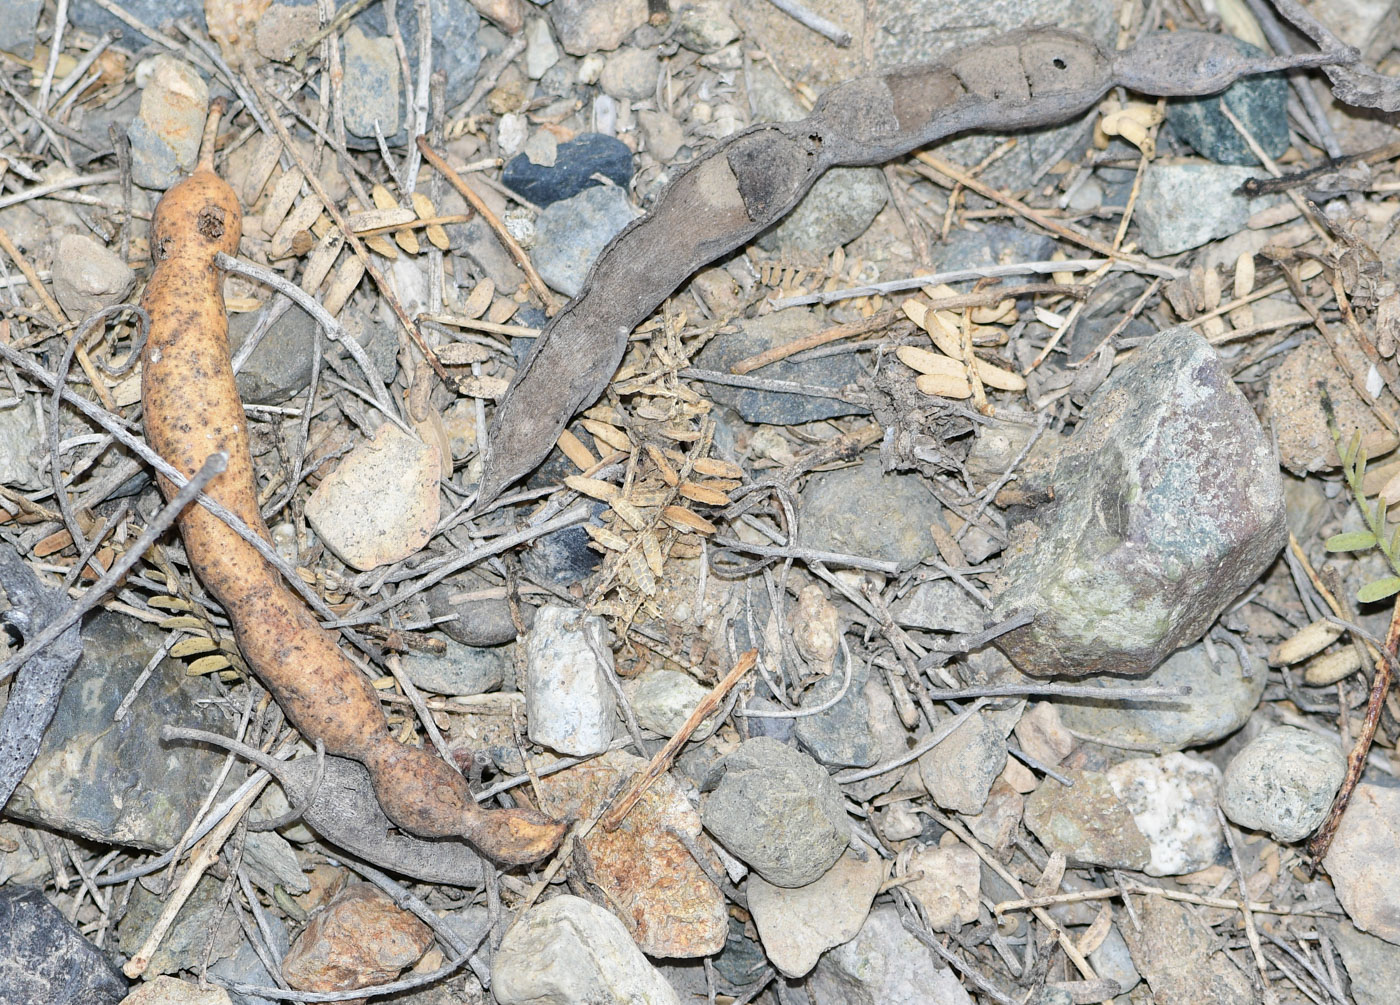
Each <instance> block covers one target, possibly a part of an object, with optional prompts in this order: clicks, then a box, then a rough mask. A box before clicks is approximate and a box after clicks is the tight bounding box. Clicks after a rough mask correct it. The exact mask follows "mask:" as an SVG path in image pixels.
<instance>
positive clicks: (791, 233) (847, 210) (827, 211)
mask: <svg viewBox="0 0 1400 1005" xmlns="http://www.w3.org/2000/svg"><path fill="white" fill-rule="evenodd" d="M736 128H737V124H736ZM889 196H890V190H889V185H887V184H886V182H885V176H884V174H883V173H881V171H880V169H879V168H852V167H838V168H832V169H831V170H830V171H827V172H826V173H825V174H823V175H822V176H821V177H820V178H819V179H817V183H816V184H815V185H813V186H812V190H811V191H810V192H808V193H807V194H806V195H805V196H803V197H802V201H801V202H799V203H798V204H797V207H796V208H795V209H794V210H793V211H792V212H791V213H789V214H788V215H787V216H785V217H784V218H783V220H782V222H781V223H779V224H778V225H777V227H775V228H773V229H772V230H769V231H766V232H765V233H764V234H763V235H762V236H761V237H759V239H758V245H759V247H761V248H763V249H765V250H767V251H775V250H778V249H784V250H791V251H793V252H815V253H817V254H821V255H825V254H829V253H830V252H831V250H832V249H833V248H836V247H839V246H841V245H843V244H849V243H850V242H851V241H854V240H855V239H856V238H857V237H859V236H860V235H861V234H863V233H865V231H866V229H867V228H868V227H869V226H870V224H871V223H872V222H873V221H874V219H875V216H876V214H877V213H879V212H880V210H882V209H884V208H885V203H886V202H887V201H888V200H889Z"/></svg>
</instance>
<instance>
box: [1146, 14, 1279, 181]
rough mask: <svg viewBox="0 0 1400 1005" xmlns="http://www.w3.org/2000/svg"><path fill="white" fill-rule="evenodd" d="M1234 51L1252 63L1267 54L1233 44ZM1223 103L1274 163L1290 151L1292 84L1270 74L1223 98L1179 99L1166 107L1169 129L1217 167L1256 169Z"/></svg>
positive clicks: (1246, 82) (1243, 84) (1240, 85)
mask: <svg viewBox="0 0 1400 1005" xmlns="http://www.w3.org/2000/svg"><path fill="white" fill-rule="evenodd" d="M1235 47H1236V48H1238V49H1239V50H1240V53H1241V54H1243V55H1245V56H1248V57H1250V58H1262V57H1264V56H1265V55H1267V53H1265V52H1263V51H1261V50H1260V49H1257V48H1255V47H1254V46H1252V45H1250V44H1249V43H1248V42H1243V41H1240V40H1239V39H1235ZM1221 102H1224V103H1225V105H1227V106H1228V107H1229V109H1230V111H1231V113H1232V114H1234V116H1235V118H1237V119H1239V120H1240V123H1241V124H1242V125H1243V126H1244V127H1245V129H1247V130H1248V131H1249V134H1250V135H1251V136H1253V137H1254V139H1255V140H1256V141H1257V142H1258V143H1259V146H1260V147H1261V148H1263V150H1264V152H1265V153H1266V154H1268V155H1269V156H1270V157H1278V156H1279V155H1281V154H1282V153H1283V152H1284V151H1285V150H1287V149H1288V82H1287V81H1286V80H1285V79H1284V78H1283V75H1282V74H1279V73H1271V74H1266V75H1261V76H1257V77H1246V78H1245V79H1243V80H1241V81H1239V82H1237V83H1235V84H1233V85H1231V86H1230V87H1229V88H1228V89H1227V90H1226V91H1225V92H1224V93H1223V94H1212V95H1210V96H1208V97H1204V98H1180V99H1177V100H1174V101H1171V102H1169V103H1168V105H1167V125H1169V126H1170V127H1171V130H1172V132H1173V133H1175V134H1176V136H1177V138H1178V139H1180V140H1182V141H1183V142H1185V143H1186V144H1187V145H1189V146H1190V147H1191V149H1192V150H1195V151H1196V152H1197V153H1198V154H1200V155H1201V156H1202V157H1205V158H1208V159H1209V160H1213V161H1215V162H1216V163H1217V164H1258V163H1259V159H1258V158H1257V157H1255V156H1254V153H1253V151H1251V150H1250V149H1249V145H1248V144H1247V143H1245V141H1244V138H1243V137H1242V136H1240V134H1239V131H1238V130H1236V129H1235V127H1234V126H1233V125H1232V124H1231V123H1230V120H1229V119H1227V118H1225V115H1224V113H1223V112H1221V110H1220V105H1221Z"/></svg>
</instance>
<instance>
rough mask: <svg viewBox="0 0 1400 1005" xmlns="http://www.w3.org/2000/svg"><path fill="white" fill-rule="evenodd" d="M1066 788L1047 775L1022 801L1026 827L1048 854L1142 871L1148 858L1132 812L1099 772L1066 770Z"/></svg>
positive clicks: (1150, 852)
mask: <svg viewBox="0 0 1400 1005" xmlns="http://www.w3.org/2000/svg"><path fill="white" fill-rule="evenodd" d="M1066 775H1067V776H1068V777H1069V779H1070V780H1071V781H1072V782H1074V786H1073V787H1072V788H1066V787H1065V786H1063V785H1061V784H1060V783H1059V782H1057V781H1055V779H1053V778H1046V779H1044V780H1042V781H1041V783H1040V785H1039V786H1038V787H1037V788H1036V790H1035V791H1034V792H1032V793H1031V794H1030V796H1029V797H1028V798H1027V799H1026V815H1025V821H1026V827H1027V828H1028V829H1029V830H1030V831H1031V833H1033V834H1034V835H1035V836H1036V837H1038V838H1040V841H1041V843H1042V844H1044V845H1045V847H1046V849H1047V850H1049V851H1051V852H1060V853H1061V854H1063V855H1064V856H1065V858H1067V859H1069V860H1070V861H1071V862H1082V863H1084V864H1085V865H1103V866H1108V867H1109V868H1111V869H1143V868H1146V866H1147V864H1148V863H1149V862H1150V861H1151V860H1152V849H1151V847H1150V846H1149V845H1148V843H1147V838H1146V837H1144V836H1143V833H1142V831H1140V830H1138V826H1137V823H1136V822H1135V821H1134V820H1133V814H1132V812H1131V811H1130V810H1129V809H1128V807H1127V806H1126V805H1125V804H1124V803H1123V800H1121V799H1119V798H1118V794H1117V793H1115V792H1114V791H1113V786H1112V785H1111V784H1110V783H1109V780H1108V777H1107V776H1106V775H1104V774H1103V773H1102V772H1099V771H1082V770H1081V771H1070V772H1066Z"/></svg>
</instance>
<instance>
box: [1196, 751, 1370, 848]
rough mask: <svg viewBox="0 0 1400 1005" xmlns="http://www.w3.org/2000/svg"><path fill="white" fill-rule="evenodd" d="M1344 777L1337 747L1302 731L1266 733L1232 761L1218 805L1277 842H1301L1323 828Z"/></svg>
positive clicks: (1342, 758)
mask: <svg viewBox="0 0 1400 1005" xmlns="http://www.w3.org/2000/svg"><path fill="white" fill-rule="evenodd" d="M1345 774H1346V758H1345V757H1344V756H1343V755H1342V752H1341V751H1340V750H1339V749H1337V744H1336V743H1334V742H1333V741H1331V740H1326V739H1324V738H1322V737H1320V736H1317V735H1316V734H1314V733H1309V732H1308V731H1307V730H1305V729H1297V728H1295V727H1293V726H1275V727H1273V728H1272V729H1268V730H1265V731H1264V732H1263V733H1260V734H1259V735H1258V736H1257V737H1255V738H1254V739H1253V740H1251V741H1250V742H1249V743H1247V744H1245V746H1244V747H1243V748H1242V749H1241V750H1240V751H1239V753H1237V754H1236V755H1235V756H1234V757H1232V758H1231V759H1230V763H1229V765H1227V766H1226V768H1225V785H1224V789H1223V790H1222V792H1221V798H1220V805H1221V809H1223V810H1224V811H1225V815H1226V816H1227V817H1229V818H1230V819H1231V820H1233V821H1234V822H1235V823H1237V824H1239V825H1240V826H1241V827H1247V828H1249V829H1250V830H1257V831H1268V832H1269V833H1270V834H1271V835H1273V838H1274V840H1275V841H1281V842H1289V841H1301V840H1302V839H1303V838H1305V837H1307V836H1308V835H1309V834H1311V833H1312V832H1313V831H1315V830H1317V828H1318V827H1319V826H1320V825H1321V823H1322V820H1323V818H1324V817H1326V816H1327V810H1328V809H1329V808H1330V807H1331V805H1332V797H1333V796H1335V795H1336V794H1337V789H1338V788H1339V787H1340V786H1341V784H1342V776H1343V775H1345Z"/></svg>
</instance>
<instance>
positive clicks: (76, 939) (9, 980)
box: [0, 883, 127, 1005]
mask: <svg viewBox="0 0 1400 1005" xmlns="http://www.w3.org/2000/svg"><path fill="white" fill-rule="evenodd" d="M126 988H127V981H126V978H125V977H123V976H122V975H121V972H120V971H118V970H117V968H116V967H114V966H112V964H111V963H109V962H108V960H107V954H106V953H104V952H103V951H102V950H100V949H98V948H97V947H96V946H94V945H93V944H92V943H91V942H89V941H88V940H87V939H85V938H83V936H82V933H80V932H79V931H78V930H77V929H76V928H74V927H73V926H72V925H71V924H70V923H69V922H68V920H67V919H66V918H64V917H63V914H62V912H61V911H59V909H58V908H56V907H54V906H53V905H52V904H50V903H49V902H48V900H47V899H45V897H44V895H43V893H42V892H41V891H39V890H36V889H33V888H31V887H27V886H19V885H17V884H14V883H9V884H6V885H4V886H0V1001H3V1002H6V1003H8V1005H28V1003H30V1002H65V1001H71V1002H82V1003H83V1005H116V1003H117V1002H120V1001H121V1000H122V997H123V996H124V995H125V994H126Z"/></svg>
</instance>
